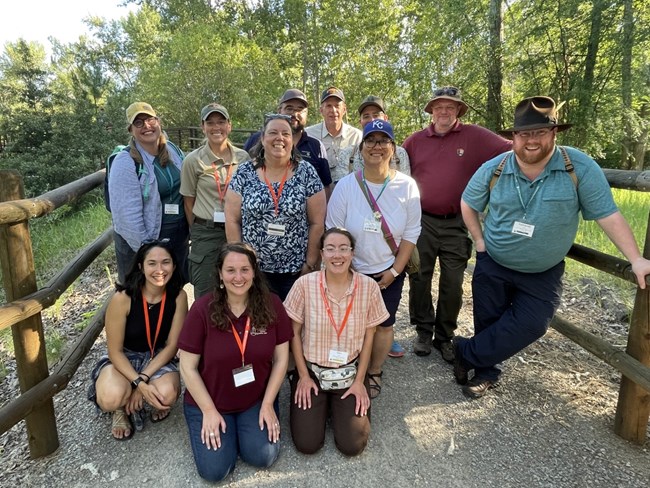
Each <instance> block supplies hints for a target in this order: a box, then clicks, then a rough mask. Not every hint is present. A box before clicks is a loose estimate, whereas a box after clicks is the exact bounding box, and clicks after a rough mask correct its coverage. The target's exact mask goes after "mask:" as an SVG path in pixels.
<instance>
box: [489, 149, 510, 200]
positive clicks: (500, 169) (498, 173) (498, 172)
mask: <svg viewBox="0 0 650 488" xmlns="http://www.w3.org/2000/svg"><path fill="white" fill-rule="evenodd" d="M511 154H512V151H508V152H507V153H506V155H505V156H503V159H502V160H501V162H500V163H499V165H498V166H497V169H495V170H494V174H493V175H492V179H491V180H490V191H491V190H492V188H494V185H496V184H497V180H498V179H499V176H501V173H503V168H505V167H506V161H508V158H509V157H510V155H511Z"/></svg>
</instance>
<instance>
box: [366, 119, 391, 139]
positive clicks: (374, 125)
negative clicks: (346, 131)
mask: <svg viewBox="0 0 650 488" xmlns="http://www.w3.org/2000/svg"><path fill="white" fill-rule="evenodd" d="M374 132H381V133H382V134H386V135H387V136H388V137H390V140H391V141H395V136H394V135H393V126H392V125H391V123H390V122H388V121H387V120H381V119H375V120H373V121H372V122H368V123H367V124H366V125H364V126H363V139H364V140H365V139H366V138H367V137H368V136H369V135H370V134H372V133H374Z"/></svg>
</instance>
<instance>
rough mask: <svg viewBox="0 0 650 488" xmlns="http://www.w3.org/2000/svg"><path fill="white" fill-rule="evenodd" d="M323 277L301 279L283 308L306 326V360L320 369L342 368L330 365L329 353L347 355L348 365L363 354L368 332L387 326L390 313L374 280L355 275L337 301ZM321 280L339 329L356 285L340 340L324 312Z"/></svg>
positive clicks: (303, 343)
mask: <svg viewBox="0 0 650 488" xmlns="http://www.w3.org/2000/svg"><path fill="white" fill-rule="evenodd" d="M324 275H325V271H321V272H319V273H309V274H306V275H304V276H301V277H300V278H299V279H298V280H297V281H296V282H295V284H294V285H293V287H292V288H291V291H290V292H289V294H288V295H287V298H286V299H285V301H284V308H285V309H286V311H287V315H289V317H290V318H291V319H292V320H295V321H296V322H299V323H301V324H303V329H302V347H303V354H304V356H305V359H306V360H307V361H309V362H311V363H316V364H318V365H320V366H324V367H328V368H337V367H339V366H340V364H336V363H332V362H330V361H329V354H330V350H332V349H334V350H336V351H342V352H347V353H348V359H349V361H352V360H353V359H354V358H356V357H357V356H359V354H360V353H361V346H363V340H364V337H365V334H366V329H368V328H370V327H376V326H377V325H379V324H381V323H382V322H384V321H385V320H386V319H387V318H388V316H389V313H388V310H386V305H384V300H383V299H382V297H381V290H380V289H379V285H377V282H376V281H374V280H373V279H372V278H369V277H368V276H365V275H362V274H359V273H357V272H355V271H353V272H352V283H351V284H350V286H349V287H348V289H347V291H346V292H345V295H343V297H341V298H340V299H339V300H336V299H335V298H334V297H333V296H332V295H331V294H330V292H329V290H328V288H327V281H326V280H325V278H324ZM321 277H323V285H324V287H325V294H326V297H327V300H328V303H329V306H330V310H331V311H332V316H333V318H334V322H335V323H336V326H337V327H340V326H341V322H342V321H343V318H344V317H345V313H346V311H347V308H348V306H349V304H350V300H351V299H352V294H353V292H354V285H355V282H356V283H357V289H356V292H354V302H353V303H352V310H351V312H350V316H349V317H348V321H347V323H346V326H345V329H344V330H343V332H342V333H341V337H340V339H337V334H336V331H335V330H334V327H333V326H332V324H331V323H330V319H329V317H328V314H327V309H326V308H325V302H324V301H323V296H322V294H321V290H320V280H321Z"/></svg>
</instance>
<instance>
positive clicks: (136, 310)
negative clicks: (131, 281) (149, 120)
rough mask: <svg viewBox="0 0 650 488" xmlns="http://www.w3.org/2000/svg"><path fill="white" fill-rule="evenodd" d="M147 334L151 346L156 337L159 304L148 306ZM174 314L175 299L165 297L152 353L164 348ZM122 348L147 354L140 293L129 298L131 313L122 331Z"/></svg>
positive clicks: (169, 296) (147, 344)
mask: <svg viewBox="0 0 650 488" xmlns="http://www.w3.org/2000/svg"><path fill="white" fill-rule="evenodd" d="M147 309H148V310H147V311H148V312H149V333H150V337H151V343H152V344H153V341H154V338H155V337H156V326H157V325H158V314H159V313H160V303H156V304H155V305H149V306H148V307H147ZM175 312H176V297H172V296H171V295H169V294H168V295H167V298H166V299H165V311H164V313H163V319H162V324H161V325H160V332H159V333H158V339H157V340H156V344H155V345H154V351H157V350H158V349H162V348H163V347H165V342H166V341H167V337H168V336H169V331H170V330H171V328H172V319H173V318H174V313H175ZM124 348H125V349H129V350H131V351H137V352H147V351H149V343H148V342H147V328H146V326H145V323H144V310H143V309H142V293H136V296H133V297H131V311H130V312H129V315H128V316H127V317H126V328H125V331H124Z"/></svg>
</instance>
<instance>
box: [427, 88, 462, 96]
mask: <svg viewBox="0 0 650 488" xmlns="http://www.w3.org/2000/svg"><path fill="white" fill-rule="evenodd" d="M445 95H446V96H448V97H460V90H459V89H458V88H456V87H455V86H443V87H442V88H438V89H437V90H436V91H434V92H433V96H434V97H442V96H445Z"/></svg>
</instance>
